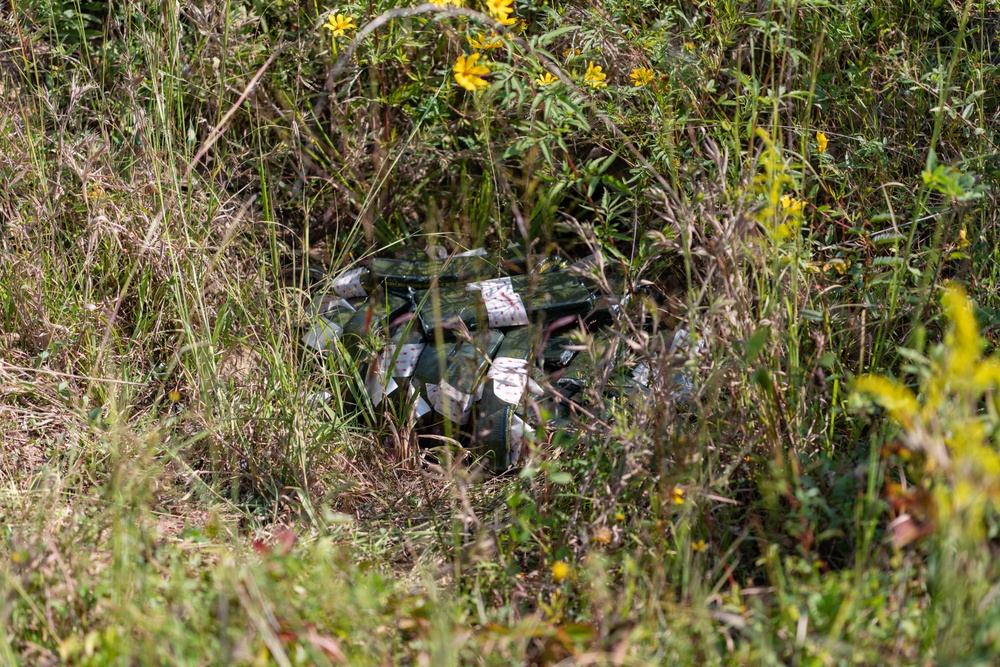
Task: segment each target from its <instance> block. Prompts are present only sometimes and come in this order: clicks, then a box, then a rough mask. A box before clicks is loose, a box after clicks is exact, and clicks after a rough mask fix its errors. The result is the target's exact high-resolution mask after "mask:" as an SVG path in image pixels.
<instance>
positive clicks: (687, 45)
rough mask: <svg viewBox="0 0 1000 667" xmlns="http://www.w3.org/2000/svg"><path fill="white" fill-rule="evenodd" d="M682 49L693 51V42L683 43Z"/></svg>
mask: <svg viewBox="0 0 1000 667" xmlns="http://www.w3.org/2000/svg"><path fill="white" fill-rule="evenodd" d="M684 48H685V49H687V50H688V51H694V42H684Z"/></svg>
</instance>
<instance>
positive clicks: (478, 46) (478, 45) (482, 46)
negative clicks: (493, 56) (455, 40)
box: [459, 0, 503, 51]
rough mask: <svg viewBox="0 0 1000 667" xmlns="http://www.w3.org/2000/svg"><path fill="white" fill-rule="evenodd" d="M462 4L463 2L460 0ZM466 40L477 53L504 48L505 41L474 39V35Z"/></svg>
mask: <svg viewBox="0 0 1000 667" xmlns="http://www.w3.org/2000/svg"><path fill="white" fill-rule="evenodd" d="M459 2H461V0H459ZM465 38H466V39H467V40H469V46H471V47H472V48H473V49H475V50H476V51H489V50H491V49H499V48H503V40H502V39H500V37H486V36H485V35H483V36H482V37H473V36H472V35H466V36H465Z"/></svg>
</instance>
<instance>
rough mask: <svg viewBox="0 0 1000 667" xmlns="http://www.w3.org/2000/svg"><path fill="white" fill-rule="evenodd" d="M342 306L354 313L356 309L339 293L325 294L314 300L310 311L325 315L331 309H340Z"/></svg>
mask: <svg viewBox="0 0 1000 667" xmlns="http://www.w3.org/2000/svg"><path fill="white" fill-rule="evenodd" d="M341 308H344V309H345V310H349V311H351V312H352V313H353V312H355V310H356V309H355V308H354V306H352V305H351V304H349V303H347V301H344V297H342V296H339V295H337V294H324V295H323V296H321V297H319V298H318V299H315V300H314V301H313V302H312V306H311V307H310V308H309V312H311V313H312V314H313V315H314V316H315V315H325V314H326V313H328V312H330V311H331V310H339V309H341Z"/></svg>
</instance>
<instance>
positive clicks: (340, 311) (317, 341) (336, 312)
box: [302, 298, 357, 350]
mask: <svg viewBox="0 0 1000 667" xmlns="http://www.w3.org/2000/svg"><path fill="white" fill-rule="evenodd" d="M321 307H322V312H318V311H319V310H320V309H319V308H316V309H314V311H313V313H312V314H311V315H312V316H311V317H310V319H309V325H308V329H307V330H306V332H305V333H304V334H303V336H302V344H303V345H305V346H306V347H311V348H313V349H315V350H333V349H334V348H335V347H336V345H337V341H338V340H340V338H341V337H342V336H343V335H344V327H345V326H347V323H348V322H349V321H350V320H351V318H352V317H354V316H355V314H356V313H357V311H356V309H355V307H354V306H353V305H351V304H350V303H348V302H347V301H345V300H343V299H341V298H337V299H336V300H334V301H331V302H327V303H322V302H321Z"/></svg>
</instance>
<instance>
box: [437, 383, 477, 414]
mask: <svg viewBox="0 0 1000 667" xmlns="http://www.w3.org/2000/svg"><path fill="white" fill-rule="evenodd" d="M427 400H428V401H429V402H430V404H431V405H432V406H434V409H435V410H437V411H438V412H439V413H441V414H442V415H444V416H445V417H447V418H448V419H450V420H451V421H453V422H455V423H456V424H465V423H466V422H467V421H469V414H470V413H471V412H472V394H466V393H464V392H461V391H459V390H458V389H456V388H455V387H453V386H451V385H450V384H448V383H447V382H442V383H441V384H440V385H437V384H431V383H428V384H427Z"/></svg>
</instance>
